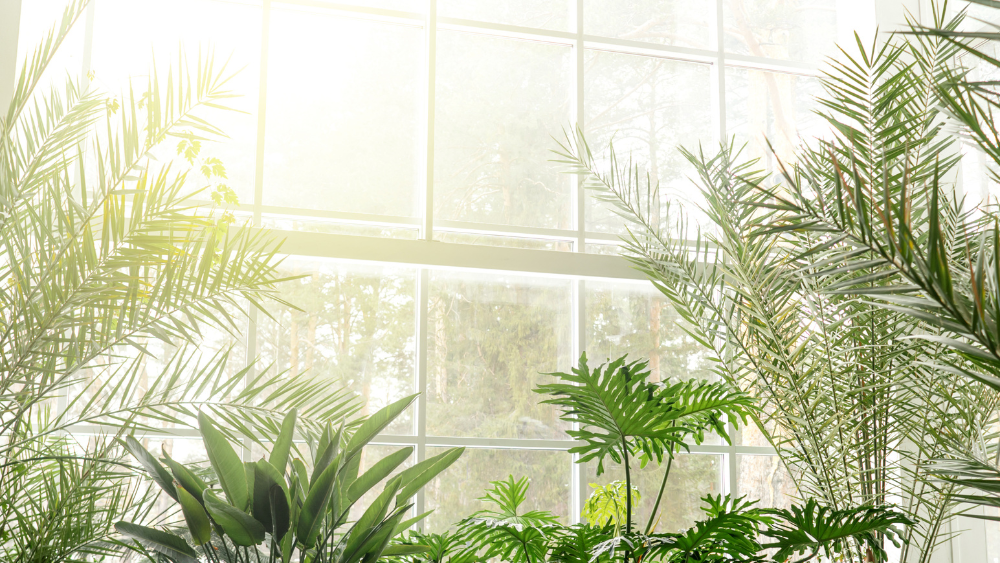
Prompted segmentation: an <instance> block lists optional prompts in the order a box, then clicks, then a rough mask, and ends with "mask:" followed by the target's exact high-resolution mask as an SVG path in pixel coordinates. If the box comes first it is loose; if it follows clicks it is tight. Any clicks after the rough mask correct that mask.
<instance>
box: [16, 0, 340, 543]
mask: <svg viewBox="0 0 1000 563" xmlns="http://www.w3.org/2000/svg"><path fill="white" fill-rule="evenodd" d="M87 6H88V2H87V1H86V0H77V1H74V2H71V3H70V5H69V6H68V7H67V8H66V9H65V11H64V14H63V17H62V19H61V21H59V22H58V23H57V24H56V25H55V26H54V27H53V28H52V30H51V31H50V32H49V34H48V35H47V36H46V37H45V38H44V39H43V40H42V41H41V43H40V44H39V46H38V48H36V49H35V50H34V52H33V53H32V54H31V55H30V56H29V57H28V58H27V59H26V61H25V63H24V64H23V66H22V67H21V69H20V73H19V74H18V76H17V81H16V83H15V90H14V92H13V94H12V98H11V102H10V105H9V106H8V107H7V108H6V111H5V112H4V114H3V115H2V116H0V131H2V135H0V240H2V250H3V258H2V259H0V310H2V312H3V314H2V315H0V434H2V439H0V522H2V529H0V559H3V560H4V561H17V562H29V561H31V562H42V561H84V560H86V561H91V560H96V559H100V558H102V557H110V556H113V555H115V554H118V553H120V552H121V550H122V547H123V546H122V544H121V543H120V542H118V541H117V540H116V539H115V530H114V528H113V525H114V523H115V522H116V521H118V520H119V519H129V520H140V521H142V522H145V523H147V524H156V523H159V522H162V521H165V520H168V519H169V518H170V516H171V515H170V514H169V513H167V514H164V513H162V512H161V505H162V503H161V502H159V501H158V495H157V492H156V491H154V490H150V489H149V488H148V487H146V486H145V485H144V484H143V483H142V482H141V481H140V480H137V479H136V478H135V471H134V470H133V469H132V468H131V467H130V466H129V458H128V456H127V453H126V451H125V449H124V448H123V447H122V445H121V442H120V438H122V437H124V436H126V435H129V434H130V433H133V432H139V433H142V432H146V431H166V433H167V434H168V435H169V433H170V432H171V430H173V429H183V428H185V427H188V428H190V427H194V425H195V420H196V419H197V417H198V413H199V412H203V413H210V414H211V415H212V416H213V417H214V418H215V420H216V421H218V426H219V428H220V431H223V432H225V433H227V434H228V435H230V436H232V437H238V438H239V439H240V440H249V442H247V443H260V442H261V440H263V439H266V438H267V437H268V436H274V435H276V434H277V433H278V430H279V427H280V422H281V418H282V416H283V415H284V413H285V412H287V411H288V409H291V408H298V411H299V413H300V417H299V418H300V426H301V428H302V430H303V434H305V435H319V434H320V433H321V432H322V431H323V428H324V425H325V424H326V422H327V421H328V420H331V419H333V420H341V419H345V418H346V419H347V420H349V421H351V420H353V414H354V413H355V412H356V411H357V410H358V408H359V405H358V404H357V401H356V399H354V398H353V397H352V396H351V395H350V394H348V393H345V392H343V391H342V390H341V389H340V388H337V387H335V386H329V385H328V384H320V383H319V382H316V381H313V380H311V379H310V378H308V377H306V376H299V375H295V376H288V375H286V374H274V375H258V369H257V368H256V367H254V366H253V365H251V366H249V367H247V366H246V364H245V363H244V362H242V361H241V362H236V361H231V359H233V358H234V357H237V356H238V355H239V350H238V347H237V346H235V345H232V344H227V341H229V342H235V341H236V338H237V337H238V336H240V335H241V333H242V328H241V327H242V324H243V323H244V322H245V314H246V309H247V304H249V306H250V307H253V308H256V309H258V310H261V308H262V303H263V302H265V301H267V300H271V299H274V298H275V297H276V296H277V293H276V285H277V284H278V283H279V282H281V281H282V277H281V276H279V275H278V273H277V272H278V270H277V268H278V265H279V262H280V260H279V259H278V257H277V256H278V255H277V252H278V250H279V244H278V242H277V241H275V240H272V238H271V237H270V236H268V235H267V234H266V233H261V232H255V231H252V230H250V229H246V228H238V227H236V226H234V225H233V223H234V221H235V217H233V215H232V214H231V213H229V212H228V211H226V208H227V206H229V205H232V204H233V203H235V200H234V194H233V192H232V190H230V189H229V188H228V187H226V186H225V185H224V184H223V183H222V181H223V180H224V179H225V176H226V174H225V168H224V166H223V164H222V163H221V162H220V161H219V160H218V159H215V158H213V157H211V156H207V155H203V154H202V153H201V148H202V145H203V144H204V145H205V146H209V142H210V141H211V140H213V139H217V138H219V137H221V136H222V132H221V131H219V130H218V129H216V128H215V127H213V126H212V125H211V124H210V122H209V120H208V119H207V118H208V117H210V116H211V115H212V113H211V112H213V111H224V110H225V108H227V107H228V103H229V100H230V99H231V98H232V97H233V93H232V92H231V91H229V89H228V83H229V79H230V77H231V72H230V70H229V69H227V68H226V67H225V65H220V64H218V63H216V62H215V61H214V59H213V57H212V56H210V55H209V56H206V57H203V58H199V59H198V60H197V61H195V62H189V61H188V60H187V59H185V58H183V57H181V58H180V60H178V61H177V62H176V63H175V64H174V65H173V66H171V67H170V68H169V69H163V68H156V67H154V71H153V72H152V73H151V74H150V76H149V77H148V78H144V79H143V80H141V81H133V82H132V83H131V85H130V86H131V87H130V88H128V89H127V91H126V93H124V94H112V93H107V92H102V91H101V90H100V89H98V88H97V86H96V85H95V84H93V83H89V82H88V80H83V81H79V82H78V81H76V80H73V79H66V80H60V79H56V80H54V81H52V84H54V85H53V86H51V87H49V86H45V84H48V83H49V80H48V76H49V74H51V73H52V72H55V71H54V70H52V69H50V68H49V67H50V66H52V64H53V60H54V59H55V58H56V57H57V55H58V53H59V52H60V50H61V49H62V48H63V46H64V42H65V41H66V40H67V36H68V34H69V33H70V31H71V29H72V28H73V26H74V25H75V24H77V23H78V21H79V20H80V19H81V16H82V14H83V13H84V11H85V10H86V9H87ZM47 71H49V74H47ZM175 150H176V152H177V154H178V155H181V157H182V158H178V159H175V160H171V159H170V158H166V159H164V158H163V157H164V156H165V155H166V156H168V157H169V156H170V153H172V152H174V151H175ZM199 197H200V198H203V199H206V200H207V199H209V198H210V199H212V200H213V201H214V203H215V205H212V204H208V205H199V204H198V203H197V200H196V198H199ZM213 339H215V340H218V341H221V344H220V345H219V346H218V348H219V351H218V352H217V353H214V354H212V353H211V352H210V351H209V352H205V353H203V352H202V351H201V350H204V349H209V350H210V349H211V348H212V347H213V346H214V344H213ZM260 373H261V374H264V373H267V372H266V370H263V371H260ZM348 424H349V426H352V427H353V426H354V425H356V424H357V423H356V422H349V423H348ZM168 449H169V448H168Z"/></svg>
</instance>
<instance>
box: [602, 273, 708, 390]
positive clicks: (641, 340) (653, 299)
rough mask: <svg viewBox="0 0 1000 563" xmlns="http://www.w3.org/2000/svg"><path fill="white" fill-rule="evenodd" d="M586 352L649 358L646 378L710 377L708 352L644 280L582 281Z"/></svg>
mask: <svg viewBox="0 0 1000 563" xmlns="http://www.w3.org/2000/svg"><path fill="white" fill-rule="evenodd" d="M585 295H586V300H587V327H588V333H587V345H586V350H587V357H588V358H590V360H591V362H592V363H596V362H605V361H607V360H608V359H609V358H610V359H614V358H616V357H618V356H621V355H622V354H629V356H630V358H631V359H633V360H635V359H639V358H642V359H648V360H649V367H650V371H651V372H652V374H651V376H650V380H651V381H666V380H673V381H677V380H684V379H692V378H696V379H712V373H711V367H712V366H711V360H710V357H711V354H710V353H709V351H708V350H707V349H705V348H704V347H703V346H702V345H701V344H698V343H697V342H695V340H694V339H693V338H691V336H690V335H688V334H687V333H686V332H684V328H683V327H684V326H685V325H686V322H685V321H684V320H683V319H682V318H681V317H680V315H678V314H677V312H676V311H675V310H674V308H673V307H672V306H671V305H670V302H669V301H668V300H667V298H666V297H664V296H663V295H661V294H660V292H659V291H657V290H656V288H655V287H653V285H652V284H650V283H647V282H641V283H606V282H592V281H588V282H586V293H585Z"/></svg>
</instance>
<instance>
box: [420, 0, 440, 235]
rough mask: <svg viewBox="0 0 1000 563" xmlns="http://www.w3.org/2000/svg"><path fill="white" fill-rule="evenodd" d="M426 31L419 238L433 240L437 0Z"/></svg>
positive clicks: (433, 0)
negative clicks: (424, 131)
mask: <svg viewBox="0 0 1000 563" xmlns="http://www.w3.org/2000/svg"><path fill="white" fill-rule="evenodd" d="M424 32H425V33H426V37H427V41H426V45H425V46H426V49H425V53H426V56H427V73H426V76H427V90H426V92H427V106H426V107H427V120H426V126H427V136H426V138H425V140H426V146H425V149H426V154H425V156H426V158H425V159H424V167H425V170H424V172H425V174H424V189H423V191H422V193H421V197H420V206H421V208H422V209H420V213H422V214H423V223H422V229H421V231H422V232H421V233H420V238H422V239H423V240H434V109H435V100H434V94H435V89H436V82H437V0H428V4H427V19H426V25H425V27H424Z"/></svg>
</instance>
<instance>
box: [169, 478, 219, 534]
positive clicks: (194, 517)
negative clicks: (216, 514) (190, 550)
mask: <svg viewBox="0 0 1000 563" xmlns="http://www.w3.org/2000/svg"><path fill="white" fill-rule="evenodd" d="M177 502H179V503H180V505H181V512H183V513H184V521H185V522H186V523H187V527H188V531H189V532H191V541H193V542H194V544H195V545H202V544H204V543H208V541H209V540H211V539H212V523H211V522H210V521H209V520H208V513H207V512H205V507H203V506H202V505H201V502H199V501H198V499H196V498H195V497H194V496H192V495H191V493H189V492H187V491H186V490H184V487H177Z"/></svg>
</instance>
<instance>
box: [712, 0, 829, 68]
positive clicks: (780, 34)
mask: <svg viewBox="0 0 1000 563" xmlns="http://www.w3.org/2000/svg"><path fill="white" fill-rule="evenodd" d="M837 4H838V0H726V1H725V3H724V14H725V29H726V39H725V45H726V51H728V52H730V53H739V54H743V55H752V56H755V57H767V58H771V59H781V60H792V61H802V62H809V63H819V62H821V61H822V60H823V58H824V57H827V56H830V55H832V54H834V50H835V48H836V47H835V42H836V40H837Z"/></svg>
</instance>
